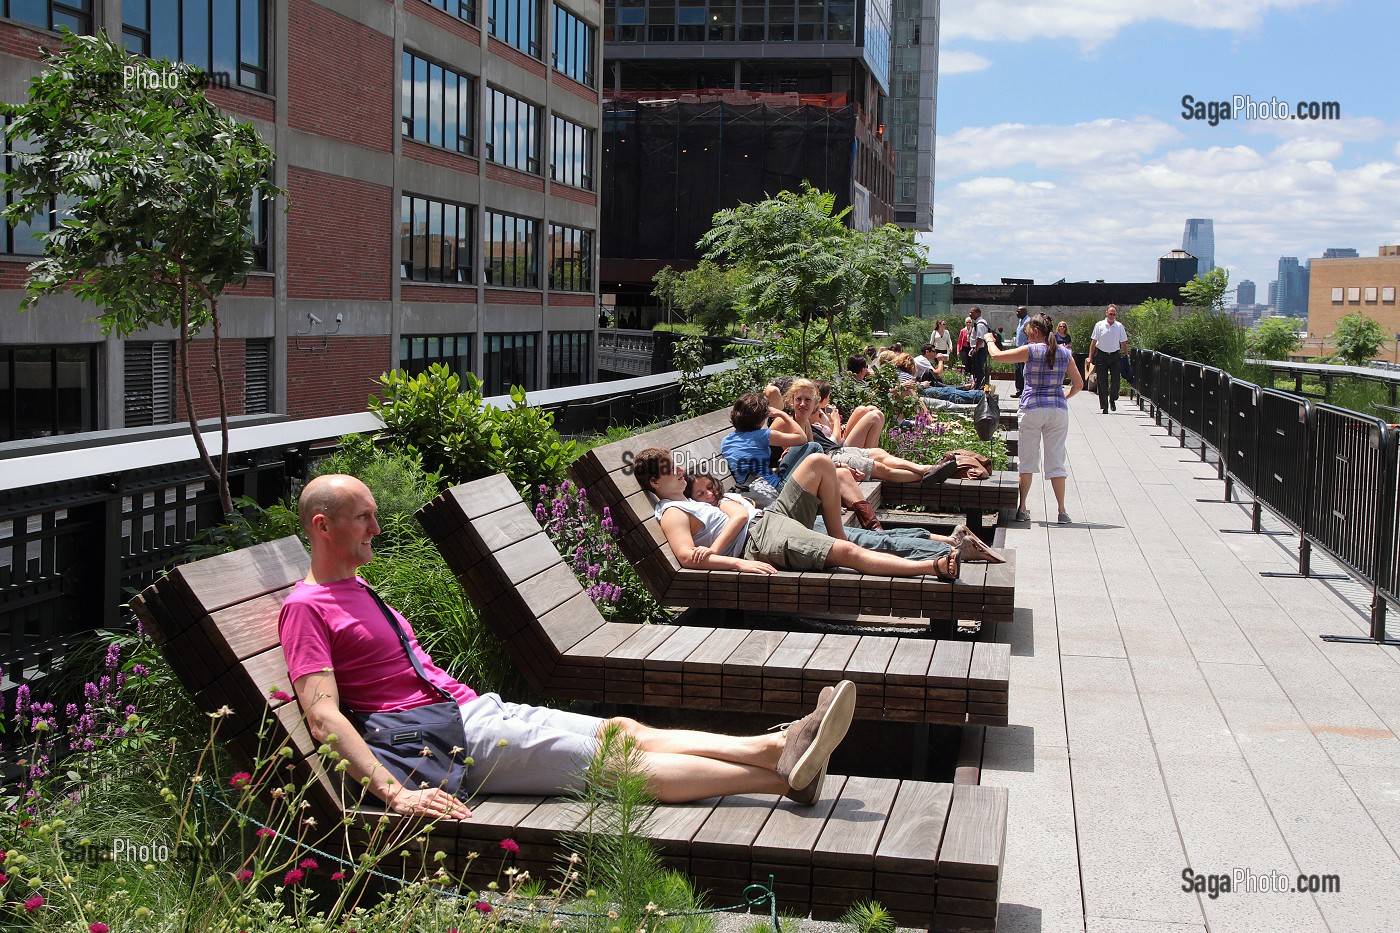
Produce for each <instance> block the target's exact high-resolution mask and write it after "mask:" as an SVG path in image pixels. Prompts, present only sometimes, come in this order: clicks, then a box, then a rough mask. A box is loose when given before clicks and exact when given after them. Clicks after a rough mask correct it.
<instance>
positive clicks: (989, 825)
mask: <svg viewBox="0 0 1400 933" xmlns="http://www.w3.org/2000/svg"><path fill="white" fill-rule="evenodd" d="M1006 806H1007V796H1006V788H1004V787H980V786H969V785H956V786H955V787H954V789H953V804H952V807H951V809H950V810H949V813H948V827H947V829H946V831H945V832H944V834H943V847H942V848H941V849H940V850H939V853H938V873H939V875H940V876H943V875H946V876H948V877H951V878H967V879H971V880H974V881H998V880H999V879H1000V878H1001V868H1002V860H1003V859H1004V857H1005V854H1006Z"/></svg>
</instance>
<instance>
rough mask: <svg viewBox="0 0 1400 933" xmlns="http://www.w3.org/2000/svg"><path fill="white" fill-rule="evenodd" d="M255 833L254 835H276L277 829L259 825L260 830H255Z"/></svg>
mask: <svg viewBox="0 0 1400 933" xmlns="http://www.w3.org/2000/svg"><path fill="white" fill-rule="evenodd" d="M253 835H254V836H275V835H277V830H275V829H269V828H268V827H266V826H259V827H258V831H257V832H255V833H253Z"/></svg>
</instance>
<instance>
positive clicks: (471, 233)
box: [399, 191, 477, 287]
mask: <svg viewBox="0 0 1400 933" xmlns="http://www.w3.org/2000/svg"><path fill="white" fill-rule="evenodd" d="M420 202H421V209H422V212H423V213H422V217H423V223H424V224H425V225H426V226H425V227H424V230H423V233H422V234H421V235H422V238H423V241H424V253H425V255H424V257H423V258H424V261H423V265H422V266H421V269H422V272H423V277H422V278H419V277H418V271H419V269H420V266H419V265H418V255H417V253H418V251H417V249H416V248H414V247H413V244H414V243H415V241H417V240H418V238H419V235H420V234H419V233H418V229H417V227H418V218H419V213H418V211H419V209H420ZM434 205H436V206H437V208H438V211H437V220H438V225H439V226H438V233H437V236H438V237H439V246H438V256H437V265H436V266H433V265H432V256H431V250H430V248H429V245H430V244H431V242H432V238H433V235H434V234H433V228H432V224H433V219H434V210H433V206H434ZM448 208H452V209H453V215H452V216H453V226H454V228H455V229H456V231H457V235H456V237H455V242H456V247H455V253H454V257H453V262H452V263H451V265H450V266H449V264H448V262H447V243H448V237H447V234H446V225H447V213H448ZM476 213H477V208H476V205H474V204H466V203H463V202H461V201H447V200H443V199H441V198H430V197H428V196H427V195H423V194H415V193H413V192H411V191H403V192H401V193H400V195H399V244H400V246H399V281H401V282H408V283H416V284H424V285H454V286H461V287H472V286H474V285H475V284H476V225H477V220H476ZM464 220H465V226H466V228H467V229H466V232H465V233H463V232H462V226H463V221H464ZM405 224H407V226H406V227H405ZM405 230H407V233H405ZM405 244H406V245H405ZM464 246H465V249H466V257H465V259H464V258H463V255H462V251H463V247H464ZM435 268H436V269H437V276H436V277H434V276H433V270H434V269H435ZM449 269H450V270H451V272H450V273H449V271H448V270H449Z"/></svg>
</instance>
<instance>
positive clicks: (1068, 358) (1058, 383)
mask: <svg viewBox="0 0 1400 933" xmlns="http://www.w3.org/2000/svg"><path fill="white" fill-rule="evenodd" d="M1026 338H1027V341H1028V342H1027V344H1026V345H1025V346H1024V347H1016V348H1014V349H1011V350H1002V349H998V348H993V349H992V350H991V355H992V358H993V359H997V360H1000V361H1002V362H1003V363H1025V364H1026V369H1025V378H1026V387H1025V390H1024V391H1023V392H1022V393H1021V411H1020V418H1019V427H1020V438H1021V446H1020V451H1019V453H1018V454H1017V456H1018V457H1019V458H1020V461H1021V501H1020V503H1019V504H1018V505H1017V506H1016V521H1018V522H1028V521H1030V519H1031V513H1030V512H1029V511H1027V509H1026V502H1027V499H1028V497H1029V496H1030V491H1031V481H1032V479H1034V477H1035V474H1036V471H1037V470H1039V469H1040V468H1041V452H1042V448H1043V450H1044V464H1045V478H1046V479H1048V480H1049V481H1050V488H1051V489H1053V490H1054V491H1055V503H1056V505H1058V506H1059V512H1060V514H1059V522H1060V524H1061V525H1068V524H1069V523H1070V521H1071V519H1070V517H1069V513H1068V512H1066V511H1065V477H1067V476H1068V475H1069V468H1068V467H1069V461H1068V459H1067V457H1066V454H1065V440H1066V439H1067V438H1068V437H1069V405H1068V404H1067V400H1068V399H1071V398H1073V397H1074V396H1075V395H1076V394H1077V393H1078V392H1079V390H1080V389H1082V388H1084V379H1083V377H1082V376H1080V374H1079V367H1078V366H1076V365H1075V363H1074V354H1072V353H1071V352H1070V350H1069V347H1062V346H1060V345H1059V341H1058V340H1056V339H1055V334H1054V325H1053V324H1051V323H1050V315H1048V314H1037V315H1036V316H1035V317H1033V318H1031V319H1030V320H1029V321H1028V322H1027V323H1026ZM1066 375H1068V376H1069V391H1068V392H1066V391H1065V389H1064V384H1065V376H1066Z"/></svg>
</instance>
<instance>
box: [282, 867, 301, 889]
mask: <svg viewBox="0 0 1400 933" xmlns="http://www.w3.org/2000/svg"><path fill="white" fill-rule="evenodd" d="M305 877H306V872H304V871H302V870H301V869H300V868H293V869H292V870H291V871H289V872H287V873H286V874H285V875H283V876H282V884H283V885H284V886H286V887H289V888H290V887H291V886H292V885H294V884H298V883H299V882H300V881H301V879H303V878H305Z"/></svg>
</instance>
